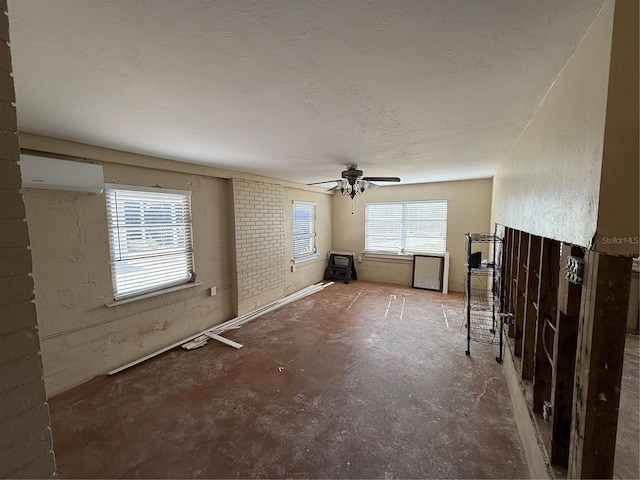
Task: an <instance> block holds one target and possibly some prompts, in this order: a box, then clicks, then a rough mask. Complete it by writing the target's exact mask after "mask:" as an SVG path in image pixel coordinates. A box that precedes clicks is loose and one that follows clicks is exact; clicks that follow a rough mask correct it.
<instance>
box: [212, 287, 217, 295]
mask: <svg viewBox="0 0 640 480" xmlns="http://www.w3.org/2000/svg"><path fill="white" fill-rule="evenodd" d="M216 293H218V292H217V289H216V287H211V296H212V297H215V296H216Z"/></svg>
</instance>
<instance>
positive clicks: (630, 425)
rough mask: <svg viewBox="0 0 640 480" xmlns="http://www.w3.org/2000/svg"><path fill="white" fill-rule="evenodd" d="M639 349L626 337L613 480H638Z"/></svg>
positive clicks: (633, 340)
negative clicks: (629, 479) (614, 479)
mask: <svg viewBox="0 0 640 480" xmlns="http://www.w3.org/2000/svg"><path fill="white" fill-rule="evenodd" d="M639 364H640V345H639V341H638V336H637V335H627V340H626V342H625V346H624V365H623V367H622V385H621V387H620V410H619V412H618V432H617V436H616V458H615V462H614V464H613V478H640V367H639Z"/></svg>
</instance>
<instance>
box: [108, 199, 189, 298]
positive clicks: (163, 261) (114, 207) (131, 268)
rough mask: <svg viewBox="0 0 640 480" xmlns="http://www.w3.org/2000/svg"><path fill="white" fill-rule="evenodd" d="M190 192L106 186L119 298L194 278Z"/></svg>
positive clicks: (113, 267)
mask: <svg viewBox="0 0 640 480" xmlns="http://www.w3.org/2000/svg"><path fill="white" fill-rule="evenodd" d="M190 193H191V192H184V193H176V191H170V192H163V191H161V189H153V190H151V189H149V190H146V189H145V190H144V191H143V190H131V189H130V187H123V188H122V189H119V188H108V189H107V191H106V197H107V217H108V222H109V245H110V249H111V263H112V268H111V276H112V280H113V288H114V298H115V299H116V300H119V299H122V298H126V297H131V296H134V295H139V294H142V293H146V292H150V291H154V290H159V289H162V288H167V287H170V286H174V285H179V284H182V283H187V282H189V281H190V280H191V279H192V272H193V247H192V236H191V195H190Z"/></svg>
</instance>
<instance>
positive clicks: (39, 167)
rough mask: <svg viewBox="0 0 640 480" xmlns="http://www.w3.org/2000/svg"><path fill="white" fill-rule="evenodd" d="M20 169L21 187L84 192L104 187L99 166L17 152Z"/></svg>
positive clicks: (97, 190)
mask: <svg viewBox="0 0 640 480" xmlns="http://www.w3.org/2000/svg"><path fill="white" fill-rule="evenodd" d="M20 169H21V170H22V188H38V189H46V190H68V191H72V192H86V193H100V192H102V190H104V173H103V171H102V165H94V164H92V163H81V162H70V161H68V160H58V159H55V158H45V157H36V156H33V155H20Z"/></svg>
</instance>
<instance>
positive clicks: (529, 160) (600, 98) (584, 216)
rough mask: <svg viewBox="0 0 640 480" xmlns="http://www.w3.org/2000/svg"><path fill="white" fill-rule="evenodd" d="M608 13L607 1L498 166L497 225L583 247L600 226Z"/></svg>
mask: <svg viewBox="0 0 640 480" xmlns="http://www.w3.org/2000/svg"><path fill="white" fill-rule="evenodd" d="M613 8H614V2H613V1H609V2H607V3H605V5H604V6H603V8H602V10H601V11H600V13H599V14H598V16H597V17H596V19H595V20H594V22H593V24H592V25H591V27H590V28H589V30H588V31H587V33H586V34H585V36H584V38H583V39H582V41H581V42H580V44H579V45H578V46H577V47H576V49H575V52H574V53H573V55H572V56H571V58H570V59H568V62H567V64H566V65H565V67H564V69H563V70H562V72H561V73H560V74H559V76H558V77H557V79H556V81H555V82H554V84H553V85H552V86H551V88H550V89H549V91H548V92H547V95H546V97H545V98H544V100H543V101H542V103H541V105H540V106H539V108H538V110H537V112H536V113H535V115H534V117H533V118H532V119H531V121H530V123H529V125H528V126H527V128H526V129H525V131H524V132H523V134H522V135H521V137H520V138H519V139H518V141H517V142H516V144H515V145H514V147H513V148H512V150H511V152H510V153H509V154H508V156H507V157H506V159H505V160H504V161H503V162H502V164H501V165H500V168H499V169H498V171H497V173H496V175H495V177H494V201H493V218H494V220H495V221H496V222H498V223H501V224H504V225H507V226H509V227H512V228H516V229H518V230H522V231H526V232H529V233H533V234H535V235H540V236H543V237H548V238H553V239H555V240H560V241H565V242H569V243H573V244H576V245H581V246H584V247H590V246H591V245H592V243H593V241H594V237H595V235H596V230H597V221H598V203H599V195H600V178H601V171H602V152H603V143H604V142H603V138H604V131H605V116H606V110H607V88H608V75H609V60H610V50H611V29H612V21H613ZM636 161H637V159H636ZM635 181H637V178H635Z"/></svg>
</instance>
